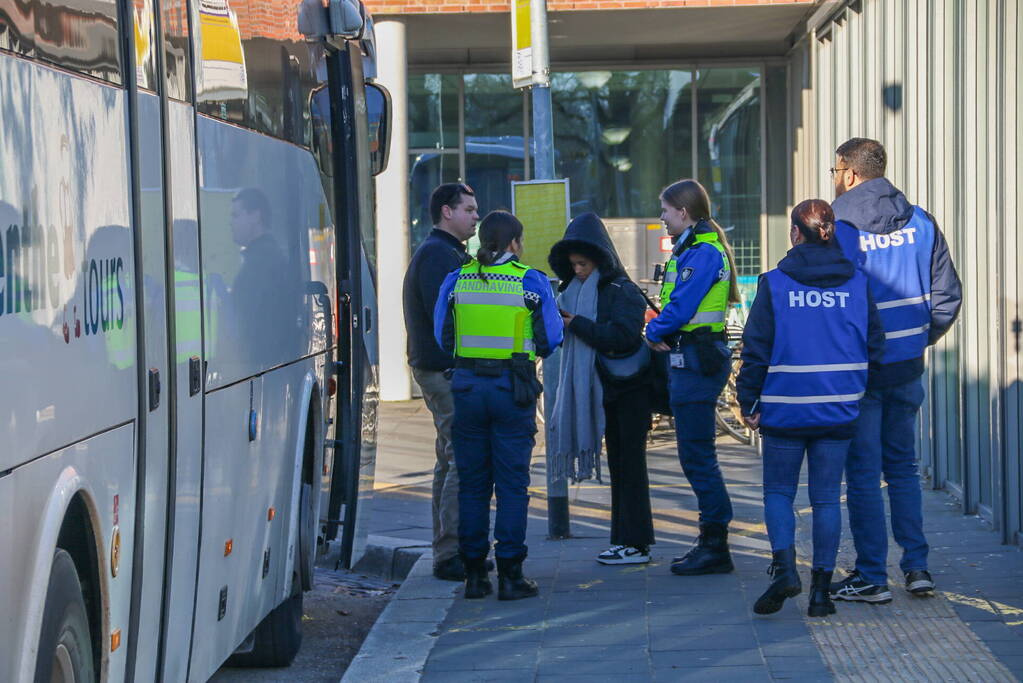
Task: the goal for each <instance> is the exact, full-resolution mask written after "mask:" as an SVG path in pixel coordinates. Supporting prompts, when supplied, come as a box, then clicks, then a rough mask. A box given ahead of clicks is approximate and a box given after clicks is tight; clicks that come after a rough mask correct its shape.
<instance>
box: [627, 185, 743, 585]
mask: <svg viewBox="0 0 1023 683" xmlns="http://www.w3.org/2000/svg"><path fill="white" fill-rule="evenodd" d="M661 221H662V222H663V223H664V226H665V228H666V229H667V231H668V234H669V235H671V237H672V240H674V244H675V247H674V249H673V250H672V253H671V261H670V262H669V263H668V267H667V269H666V275H665V292H666V293H665V292H662V299H661V301H662V304H663V305H664V308H663V309H662V310H661V313H660V315H658V316H657V317H656V318H654V319H653V320H651V321H650V323H649V324H648V325H647V328H646V339H647V343H648V344H649V345H650V347H651V348H652V349H654V350H655V351H670V352H671V355H670V362H671V371H670V373H669V392H670V398H671V411H672V414H673V415H674V417H675V432H676V435H677V438H678V457H679V460H680V461H681V463H682V471H683V472H685V475H686V479H688V480H689V485H690V486H691V487H692V489H693V492H694V493H696V498H697V501H698V503H699V508H700V536H699V538H698V539H697V543H696V545H695V546H693V548H691V549H690V550H689V552H688V553H686V554H685V555H684V556H682V557H676V558H674V559H673V560H672V565H671V571H672V572H673V573H675V574H680V575H683V576H691V575H696V574H714V573H727V572H730V571H732V570H733V569H734V565H733V564H732V555H731V553H730V552H729V550H728V523H729V522H730V521H731V520H732V503H731V500H730V499H729V497H728V491H727V490H726V489H725V482H724V479H723V478H722V477H721V470H720V468H719V467H718V459H717V452H716V451H715V447H714V437H715V433H716V428H715V424H714V410H715V406H716V403H717V398H718V395H719V394H720V393H721V390H722V389H723V388H724V386H725V382H726V381H727V379H728V373H729V369H730V368H729V362H728V360H729V357H730V355H731V352H730V351H729V349H728V346H727V345H726V344H725V331H724V329H725V315H726V313H727V310H728V305H729V303H732V302H737V301H739V290H738V287H737V286H736V282H735V259H734V258H733V257H732V252H731V248H730V247H729V246H728V241H727V240H726V239H725V234H724V231H723V230H722V229H721V226H719V225H718V224H717V223H716V222H715V221H714V220H712V219H711V218H710V199H709V198H708V196H707V191H706V190H705V189H704V188H703V186H702V185H700V183H698V182H697V181H695V180H680V181H678V182H676V183H674V184H672V185H669V186H668V187H666V188H665V189H664V191H663V192H661Z"/></svg>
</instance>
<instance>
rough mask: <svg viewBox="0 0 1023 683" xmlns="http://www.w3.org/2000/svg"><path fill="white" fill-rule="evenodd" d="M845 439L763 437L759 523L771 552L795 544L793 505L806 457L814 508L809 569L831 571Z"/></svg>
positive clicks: (839, 519)
mask: <svg viewBox="0 0 1023 683" xmlns="http://www.w3.org/2000/svg"><path fill="white" fill-rule="evenodd" d="M848 452H849V440H848V439H842V440H835V439H813V438H805V437H802V438H800V437H781V436H772V435H770V434H764V522H766V523H767V535H768V537H769V538H770V539H771V550H787V549H788V548H791V547H792V546H794V545H795V542H796V515H795V513H793V512H792V502H793V500H794V499H795V497H796V489H797V488H798V487H799V470H800V468H801V467H802V465H803V453H806V466H807V470H808V474H809V475H810V476H809V489H810V491H809V493H810V505H811V506H812V507H813V568H814V569H823V570H824V571H828V572H830V571H834V569H835V557H836V556H837V555H838V541H839V538H840V537H841V535H842V508H841V505H840V503H839V501H840V499H841V495H842V470H843V469H844V468H845V457H846V453H848Z"/></svg>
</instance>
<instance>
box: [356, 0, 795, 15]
mask: <svg viewBox="0 0 1023 683" xmlns="http://www.w3.org/2000/svg"><path fill="white" fill-rule="evenodd" d="M364 1H365V2H366V5H367V6H368V7H369V10H370V11H371V12H372V13H373V14H374V15H382V14H437V13H440V12H507V11H508V10H509V9H510V6H511V2H510V0H503V1H502V0H364ZM813 3H814V0H547V10H548V11H551V12H557V11H565V10H607V9H650V8H655V7H735V6H737V5H792V4H803V5H812V4H813Z"/></svg>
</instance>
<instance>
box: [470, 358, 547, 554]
mask: <svg viewBox="0 0 1023 683" xmlns="http://www.w3.org/2000/svg"><path fill="white" fill-rule="evenodd" d="M451 392H452V394H453V395H454V399H455V420H454V423H453V424H452V427H451V441H452V444H453V445H454V448H455V464H456V465H457V466H458V479H459V489H458V543H459V546H460V548H461V551H462V553H464V554H465V556H466V557H469V558H473V559H476V558H481V557H486V556H487V553H489V552H490V499H491V497H492V496H493V495H494V494H495V492H496V494H497V517H496V520H495V522H494V538H495V540H496V541H497V544H496V546H495V548H494V555H495V556H496V557H502V558H517V557H525V555H526V550H527V548H526V518H527V513H528V508H529V494H528V488H529V459H530V456H531V455H532V452H533V445H534V443H535V439H534V437H535V435H536V404H535V402H534V403H531V404H530V405H529V406H526V407H524V408H523V407H521V406H517V405H515V402H514V401H513V400H512V391H511V376H510V373H509V371H508V370H505V371H504V373H503V374H502V375H501V376H500V377H482V376H478V375H476V374H474V373H473V372H471V371H469V370H464V369H461V368H459V369H457V370H455V374H454V377H453V378H452V380H451Z"/></svg>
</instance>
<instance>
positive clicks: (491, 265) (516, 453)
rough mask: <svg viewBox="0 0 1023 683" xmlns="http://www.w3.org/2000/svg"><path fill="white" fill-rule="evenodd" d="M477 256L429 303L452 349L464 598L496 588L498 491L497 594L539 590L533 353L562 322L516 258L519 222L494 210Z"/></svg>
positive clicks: (545, 346) (554, 337)
mask: <svg viewBox="0 0 1023 683" xmlns="http://www.w3.org/2000/svg"><path fill="white" fill-rule="evenodd" d="M479 237H480V249H479V251H477V253H476V258H475V259H473V260H472V261H470V262H469V263H467V264H466V265H464V266H462V267H461V268H459V269H458V270H455V271H453V272H452V273H450V274H449V275H448V276H447V278H445V280H444V282H443V284H442V285H441V288H440V292H439V293H438V296H437V305H436V308H435V309H434V336H435V337H436V339H437V343H438V344H440V346H441V348H442V349H444V350H445V351H447V352H448V353H451V352H452V351H454V356H455V369H454V374H453V376H452V380H451V392H452V394H453V395H454V404H455V419H454V422H453V424H452V429H451V437H452V443H453V445H454V450H455V464H456V466H457V467H458V478H459V490H458V540H459V552H460V553H461V556H462V562H463V563H464V565H465V573H466V579H465V597H467V598H482V597H485V596H486V595H489V594H490V593H491V592H492V590H493V588H492V586H491V584H490V579H489V578H488V576H487V569H486V564H485V562H486V557H487V554H488V552H489V551H490V499H491V496H493V495H494V494H495V492H496V494H497V517H496V520H495V522H494V538H495V540H496V541H497V543H496V546H495V548H494V555H495V557H496V559H497V571H498V578H499V583H498V599H500V600H518V599H520V598H528V597H532V596H535V595H537V593H538V592H539V591H538V589H537V586H536V583H535V582H534V581H532V580H530V579H527V578H524V577H523V575H522V562H523V560H525V558H526V552H527V548H526V543H525V540H526V517H527V512H528V506H529V495H528V493H527V489H528V486H529V460H530V455H531V454H532V451H533V445H534V443H535V439H534V436H535V434H536V399H537V397H538V396H539V394H540V392H541V391H542V390H543V387H542V386H541V385H540V383H539V382H538V381H537V379H536V362H535V361H536V358H537V357H538V356H539V357H541V358H543V357H546V356H548V355H550V353H551V352H552V351H553V350H554V349H555V348H557V346H558V345H559V344H560V343H561V341H562V336H563V333H564V325H563V323H562V321H561V316H560V314H559V313H558V309H557V306H556V305H555V302H554V296H553V294H552V292H551V286H550V282H549V281H548V279H547V276H546V275H544V274H543V273H542V272H540V271H538V270H534V269H532V268H529V267H528V266H525V265H523V264H521V263H519V262H518V260H517V257H518V256H519V255H521V253H522V223H520V222H519V220H518V219H517V218H516V217H515V216H513V215H512V214H510V213H508V212H506V211H493V212H491V213H489V214H487V216H486V217H485V218H484V219H483V221H482V222H481V223H480V228H479Z"/></svg>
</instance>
